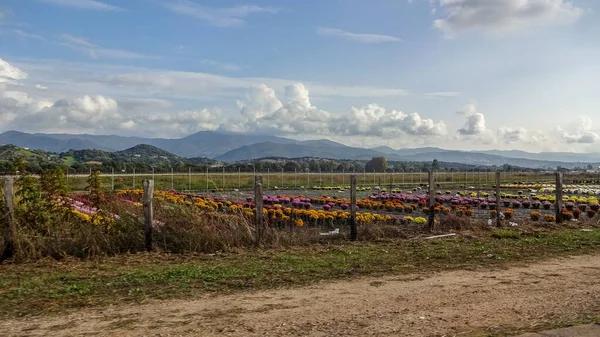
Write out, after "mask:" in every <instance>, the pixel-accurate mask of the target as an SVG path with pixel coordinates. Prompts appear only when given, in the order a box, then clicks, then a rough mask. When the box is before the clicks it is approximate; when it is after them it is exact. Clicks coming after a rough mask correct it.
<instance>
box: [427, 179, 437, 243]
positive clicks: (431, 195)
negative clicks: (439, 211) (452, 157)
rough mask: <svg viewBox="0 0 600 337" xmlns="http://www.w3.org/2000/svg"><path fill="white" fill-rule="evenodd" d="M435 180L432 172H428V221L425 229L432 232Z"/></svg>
mask: <svg viewBox="0 0 600 337" xmlns="http://www.w3.org/2000/svg"><path fill="white" fill-rule="evenodd" d="M434 204H435V179H434V175H433V170H429V219H428V220H427V229H428V230H429V231H433V227H434V224H435V207H434Z"/></svg>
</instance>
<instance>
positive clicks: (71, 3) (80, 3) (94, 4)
mask: <svg viewBox="0 0 600 337" xmlns="http://www.w3.org/2000/svg"><path fill="white" fill-rule="evenodd" d="M38 1H40V2H45V3H48V4H52V5H57V6H62V7H70V8H76V9H86V10H94V11H105V12H108V11H121V10H123V9H122V8H120V7H117V6H113V5H109V4H106V3H104V2H100V1H95V0H38Z"/></svg>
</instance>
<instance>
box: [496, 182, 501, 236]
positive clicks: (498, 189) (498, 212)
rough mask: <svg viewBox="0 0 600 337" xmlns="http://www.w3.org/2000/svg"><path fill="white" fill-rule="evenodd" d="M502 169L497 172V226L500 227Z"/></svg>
mask: <svg viewBox="0 0 600 337" xmlns="http://www.w3.org/2000/svg"><path fill="white" fill-rule="evenodd" d="M500 201H501V200H500V171H498V172H496V226H498V227H500V226H501V225H502V223H501V222H500Z"/></svg>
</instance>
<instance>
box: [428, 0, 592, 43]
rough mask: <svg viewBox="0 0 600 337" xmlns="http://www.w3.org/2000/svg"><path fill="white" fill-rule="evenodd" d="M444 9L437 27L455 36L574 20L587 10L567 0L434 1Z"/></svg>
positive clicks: (437, 21) (446, 33) (435, 24)
mask: <svg viewBox="0 0 600 337" xmlns="http://www.w3.org/2000/svg"><path fill="white" fill-rule="evenodd" d="M433 2H434V3H436V4H437V5H438V6H439V7H440V8H441V9H442V10H443V12H444V15H443V17H442V18H440V19H437V20H435V21H434V22H433V25H434V27H436V28H437V29H439V30H441V31H442V32H444V34H445V35H447V36H449V37H451V36H454V35H456V34H458V33H461V32H464V31H469V30H475V31H483V32H486V33H501V32H505V31H509V30H516V29H522V28H527V27H531V26H542V25H551V24H557V23H570V22H573V21H576V20H577V19H579V17H580V16H581V15H582V14H583V10H582V9H581V8H579V7H577V6H575V5H574V4H573V3H572V2H571V1H567V0H434V1H433Z"/></svg>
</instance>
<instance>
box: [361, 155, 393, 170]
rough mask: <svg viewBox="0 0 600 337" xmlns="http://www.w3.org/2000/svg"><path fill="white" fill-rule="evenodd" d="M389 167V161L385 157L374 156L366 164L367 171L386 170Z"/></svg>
mask: <svg viewBox="0 0 600 337" xmlns="http://www.w3.org/2000/svg"><path fill="white" fill-rule="evenodd" d="M387 168H388V162H387V159H385V157H373V158H372V159H371V160H369V161H368V162H367V164H366V165H365V170H366V171H367V172H372V171H375V172H385V170H386V169H387Z"/></svg>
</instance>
